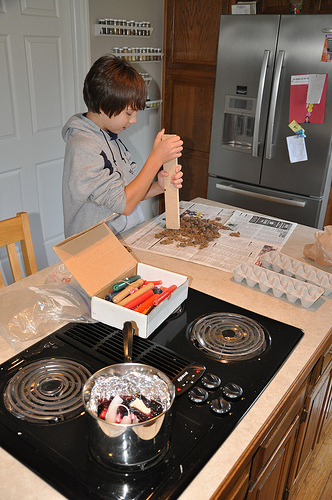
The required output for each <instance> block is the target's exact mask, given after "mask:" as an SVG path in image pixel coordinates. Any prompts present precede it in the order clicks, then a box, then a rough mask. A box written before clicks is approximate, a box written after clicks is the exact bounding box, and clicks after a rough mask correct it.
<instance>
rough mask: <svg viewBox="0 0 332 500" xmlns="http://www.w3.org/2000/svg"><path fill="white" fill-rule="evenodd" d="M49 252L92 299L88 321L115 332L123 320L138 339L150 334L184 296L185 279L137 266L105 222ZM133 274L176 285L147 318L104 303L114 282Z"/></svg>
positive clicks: (160, 270) (185, 293)
mask: <svg viewBox="0 0 332 500" xmlns="http://www.w3.org/2000/svg"><path fill="white" fill-rule="evenodd" d="M53 249H54V251H55V253H56V254H57V255H58V257H59V258H60V260H61V261H62V262H63V263H64V264H65V266H66V267H67V268H68V269H69V271H70V272H71V273H72V275H73V276H74V277H75V278H76V279H77V281H78V282H79V284H80V285H81V286H82V288H83V289H84V290H85V291H86V292H87V294H88V295H90V296H91V297H92V298H91V316H92V318H93V319H96V320H97V321H101V322H102V323H106V324H107V325H110V326H114V327H115V328H119V329H122V328H123V324H124V322H125V321H132V322H133V323H135V324H136V326H137V330H138V335H139V336H140V337H145V338H146V337H148V336H149V335H151V333H152V332H153V331H154V330H155V329H156V328H157V327H158V326H159V325H160V324H161V323H162V322H163V321H164V320H165V319H167V317H168V316H169V315H170V314H171V313H172V312H173V311H175V309H176V308H177V307H178V306H179V305H180V304H181V303H182V302H183V301H184V300H185V299H186V298H187V296H188V285H189V279H188V278H187V277H186V276H182V275H180V274H175V273H172V272H170V271H166V270H163V269H159V268H157V267H153V266H149V265H146V264H141V263H138V262H137V261H136V260H135V259H134V257H133V256H132V255H131V253H130V252H128V250H126V249H125V247H124V246H123V245H122V244H121V243H120V241H119V240H118V238H117V237H116V236H114V234H113V233H112V231H111V230H110V229H109V227H108V226H107V225H106V224H105V222H101V223H100V224H97V225H96V226H93V227H92V228H90V229H87V230H86V231H83V232H82V233H79V234H76V235H74V236H71V237H70V238H67V239H66V240H64V241H62V242H61V243H59V244H58V245H55V246H54V247H53ZM136 274H139V275H140V276H141V277H142V279H144V280H148V281H151V280H162V282H163V285H162V286H164V287H166V288H168V287H169V286H171V285H176V286H177V289H176V290H174V292H173V293H172V294H171V295H170V297H169V298H167V299H165V300H164V301H163V302H162V303H161V304H159V305H158V306H157V307H155V308H154V309H153V310H152V311H151V312H150V314H148V315H146V314H141V313H137V312H135V311H132V310H130V309H127V308H125V307H122V306H119V305H116V304H113V303H112V302H109V301H107V300H105V298H104V297H105V296H106V295H107V294H108V293H110V292H111V291H112V286H113V285H114V283H117V282H119V281H121V280H122V279H124V278H129V277H131V276H135V275H136Z"/></svg>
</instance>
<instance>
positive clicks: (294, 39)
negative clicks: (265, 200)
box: [261, 15, 332, 197]
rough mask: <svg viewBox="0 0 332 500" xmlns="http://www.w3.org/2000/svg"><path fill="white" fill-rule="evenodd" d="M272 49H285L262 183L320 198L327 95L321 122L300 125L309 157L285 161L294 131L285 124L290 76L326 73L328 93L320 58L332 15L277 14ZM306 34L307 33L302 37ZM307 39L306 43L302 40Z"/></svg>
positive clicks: (331, 125)
mask: <svg viewBox="0 0 332 500" xmlns="http://www.w3.org/2000/svg"><path fill="white" fill-rule="evenodd" d="M281 19H282V20H281V24H280V35H279V43H278V48H277V52H278V54H279V51H284V54H285V56H284V63H283V66H282V69H281V80H280V87H279V92H278V99H277V104H276V118H275V124H274V133H273V137H272V159H266V160H264V166H263V170H262V178H261V185H262V186H265V187H269V188H273V189H280V190H287V191H289V192H292V193H297V194H301V195H307V196H309V195H310V196H316V197H320V196H322V195H323V192H324V187H325V184H326V178H327V170H328V162H329V156H328V155H329V152H330V148H331V129H332V101H331V99H327V101H326V108H325V120H324V123H303V122H304V116H305V113H304V116H303V122H302V126H303V128H304V129H305V134H306V138H305V143H306V149H307V154H308V161H303V162H297V163H290V161H289V156H288V149H287V143H286V137H287V136H291V135H293V133H292V132H291V131H290V129H289V126H288V124H289V123H290V121H292V119H293V118H292V117H291V116H289V104H290V82H291V76H292V75H303V74H316V73H317V74H320V73H327V74H328V82H330V85H329V87H328V91H327V95H329V93H330V89H331V88H332V85H331V79H332V70H331V64H328V63H324V62H321V56H322V51H323V46H324V40H325V35H324V33H323V32H322V29H323V28H329V27H330V28H332V16H315V15H312V16H282V18H281ZM309 32H310V37H309V38H307V37H306V36H305V34H306V33H309ZM306 41H307V43H306Z"/></svg>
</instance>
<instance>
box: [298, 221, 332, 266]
mask: <svg viewBox="0 0 332 500" xmlns="http://www.w3.org/2000/svg"><path fill="white" fill-rule="evenodd" d="M315 238H316V241H315V243H310V244H309V245H306V246H305V247H304V250H303V255H304V256H305V257H307V258H308V259H310V260H314V261H315V262H317V264H319V265H320V266H332V226H325V227H324V232H322V233H319V232H317V233H315Z"/></svg>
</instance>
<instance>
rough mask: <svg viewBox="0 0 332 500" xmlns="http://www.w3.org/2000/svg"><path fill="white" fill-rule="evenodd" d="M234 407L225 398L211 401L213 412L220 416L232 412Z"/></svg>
mask: <svg viewBox="0 0 332 500" xmlns="http://www.w3.org/2000/svg"><path fill="white" fill-rule="evenodd" d="M231 408H232V405H231V404H230V403H229V402H228V401H226V400H225V399H224V398H222V397H219V398H217V399H214V400H213V401H211V410H212V411H213V412H214V413H217V414H218V415H225V414H226V413H229V412H230V411H231Z"/></svg>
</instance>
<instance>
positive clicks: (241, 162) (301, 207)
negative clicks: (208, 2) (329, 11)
mask: <svg viewBox="0 0 332 500" xmlns="http://www.w3.org/2000/svg"><path fill="white" fill-rule="evenodd" d="M331 56H332V15H283V16H279V15H256V16H255V15H225V16H221V20H220V34H219V47H218V62H217V73H216V84H215V96H214V108H213V122H212V134H211V147H210V162H209V184H208V198H210V199H212V200H216V201H220V202H224V203H229V204H231V205H234V206H237V207H240V208H243V209H247V210H252V211H258V212H261V213H265V214H268V215H272V216H274V217H279V218H284V219H287V220H292V221H294V222H298V223H301V224H306V225H309V226H313V227H317V228H322V227H323V224H324V218H325V213H326V207H327V202H328V197H329V193H330V189H331V178H332V161H331V134H332V60H330V59H331ZM324 75H325V79H324ZM301 78H302V79H303V82H301V81H300V83H302V85H303V86H301V85H300V86H297V85H296V83H298V81H297V79H299V80H301ZM316 80H317V81H320V82H322V81H323V82H325V83H324V86H321V88H320V89H319V86H318V92H317V93H316V94H315V91H314V90H312V89H314V86H315V82H316ZM309 88H310V97H308V96H309ZM308 98H309V99H310V100H313V99H314V104H312V103H310V102H309V103H308V102H306V101H307V99H308ZM310 104H311V107H310ZM314 111H315V113H314ZM293 119H294V120H295V122H296V124H298V125H299V127H298V128H302V129H303V130H304V135H305V137H304V138H303V137H300V134H301V132H300V133H296V132H297V129H296V128H295V129H294V130H292V129H291V128H290V126H289V124H290V123H291V122H292V121H293ZM292 136H294V137H295V138H296V139H298V140H299V141H301V142H297V143H296V142H295V143H294V139H293V138H292V141H293V142H292V144H293V146H294V145H295V148H296V147H297V145H299V144H301V148H304V150H305V154H306V157H307V160H305V159H304V157H303V154H302V153H303V152H302V151H301V153H300V156H299V158H300V160H299V161H298V158H296V159H295V160H293V159H292V161H290V154H291V153H292V148H290V147H289V146H288V142H287V141H288V139H286V138H287V137H292ZM293 146H292V147H293Z"/></svg>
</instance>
